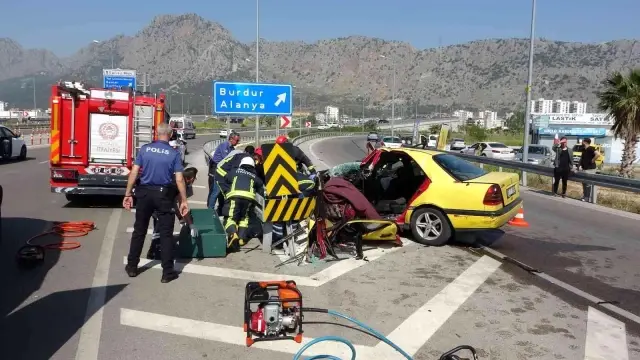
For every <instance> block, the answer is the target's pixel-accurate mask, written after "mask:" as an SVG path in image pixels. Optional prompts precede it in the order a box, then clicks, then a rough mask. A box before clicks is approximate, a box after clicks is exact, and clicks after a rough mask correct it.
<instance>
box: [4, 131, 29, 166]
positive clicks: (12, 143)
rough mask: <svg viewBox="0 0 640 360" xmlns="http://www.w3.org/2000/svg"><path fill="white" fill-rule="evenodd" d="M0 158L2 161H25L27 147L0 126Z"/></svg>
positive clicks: (12, 133) (21, 140)
mask: <svg viewBox="0 0 640 360" xmlns="http://www.w3.org/2000/svg"><path fill="white" fill-rule="evenodd" d="M0 158H2V159H3V160H9V159H18V160H26V159H27V145H26V144H25V143H24V139H21V138H20V136H18V135H17V134H16V133H14V132H13V131H11V130H10V129H9V128H8V127H6V126H2V125H0Z"/></svg>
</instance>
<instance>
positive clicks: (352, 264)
mask: <svg viewBox="0 0 640 360" xmlns="http://www.w3.org/2000/svg"><path fill="white" fill-rule="evenodd" d="M129 230H131V231H133V228H127V232H129ZM404 242H405V243H406V245H405V246H410V245H412V244H414V243H413V242H411V241H409V240H406V239H405V241H404ZM402 248H403V247H393V248H389V249H384V248H377V249H373V250H367V251H366V252H365V254H366V256H367V258H368V259H369V261H373V260H376V259H379V258H380V257H382V256H383V255H386V254H389V253H392V252H395V251H397V250H399V249H402ZM123 261H124V264H126V263H127V258H126V257H124V258H123ZM366 264H367V262H366V261H362V260H356V259H354V258H349V259H344V260H341V261H339V262H338V263H337V264H335V265H331V266H329V267H328V268H326V269H324V270H322V271H320V272H318V273H316V274H314V275H311V276H309V277H306V276H291V275H287V274H271V273H263V272H254V271H245V270H236V269H229V268H221V267H215V266H205V265H196V264H191V263H181V262H177V261H176V264H175V266H176V268H177V269H179V270H180V271H181V272H183V273H190V274H196V275H208V276H215V277H223V278H230V279H239V280H247V281H264V280H270V279H273V280H295V282H296V283H297V284H298V285H300V286H309V287H319V286H322V285H324V284H326V283H328V282H329V281H331V280H333V279H336V278H338V277H340V276H342V275H344V274H346V273H348V272H350V271H352V270H355V269H357V268H359V267H361V266H363V265H366ZM140 266H141V267H146V268H151V269H161V267H160V264H159V263H158V262H155V261H153V260H145V259H140Z"/></svg>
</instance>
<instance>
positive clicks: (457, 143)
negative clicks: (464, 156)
mask: <svg viewBox="0 0 640 360" xmlns="http://www.w3.org/2000/svg"><path fill="white" fill-rule="evenodd" d="M449 145H450V148H451V151H456V150H462V149H464V148H465V147H466V145H465V144H464V139H451V142H450V143H449Z"/></svg>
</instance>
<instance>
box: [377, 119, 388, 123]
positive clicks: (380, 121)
mask: <svg viewBox="0 0 640 360" xmlns="http://www.w3.org/2000/svg"><path fill="white" fill-rule="evenodd" d="M388 123H389V120H384V119H381V120H378V124H388Z"/></svg>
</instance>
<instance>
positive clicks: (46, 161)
mask: <svg viewBox="0 0 640 360" xmlns="http://www.w3.org/2000/svg"><path fill="white" fill-rule="evenodd" d="M48 163H49V160H45V161H40V162H39V163H38V164H48Z"/></svg>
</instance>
